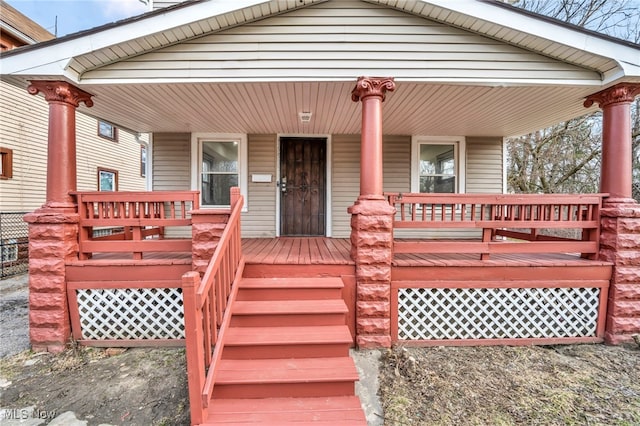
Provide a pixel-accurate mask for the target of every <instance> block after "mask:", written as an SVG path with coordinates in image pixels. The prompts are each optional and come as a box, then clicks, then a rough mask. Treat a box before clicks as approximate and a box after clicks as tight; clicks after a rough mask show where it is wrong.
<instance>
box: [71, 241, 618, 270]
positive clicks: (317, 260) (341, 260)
mask: <svg viewBox="0 0 640 426" xmlns="http://www.w3.org/2000/svg"><path fill="white" fill-rule="evenodd" d="M242 251H243V254H244V256H245V261H246V263H247V264H262V265H353V264H354V262H353V260H351V255H350V251H351V243H350V241H349V239H348V238H324V237H281V238H243V239H242ZM144 258H145V260H148V261H152V260H157V261H162V260H164V261H168V260H171V261H182V262H184V261H188V260H190V259H191V253H169V252H164V253H163V252H157V253H145V255H144ZM118 260H129V261H132V260H133V256H132V255H131V254H130V253H96V254H94V255H93V257H92V258H91V259H89V260H85V261H74V262H73V263H74V264H92V263H103V262H109V261H118ZM609 265H611V264H610V263H609V262H605V261H599V260H589V259H583V258H581V257H580V255H579V254H577V253H575V254H570V253H568V254H564V253H535V254H492V255H491V258H490V259H488V260H480V257H479V255H478V254H466V253H452V254H449V253H448V254H403V253H399V254H396V255H395V256H394V258H393V266H395V267H415V266H424V267H429V266H434V267H436V266H440V267H442V266H485V267H491V266H609Z"/></svg>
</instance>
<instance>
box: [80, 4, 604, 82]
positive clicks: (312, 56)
mask: <svg viewBox="0 0 640 426" xmlns="http://www.w3.org/2000/svg"><path fill="white" fill-rule="evenodd" d="M359 75H392V76H394V77H396V78H398V79H413V80H422V81H449V82H455V81H467V82H469V81H478V82H482V81H496V80H498V81H502V82H506V81H519V82H526V81H537V82H541V81H549V82H551V81H555V82H559V81H563V80H599V78H600V77H599V75H598V74H597V73H595V72H593V71H590V70H586V69H583V68H579V67H577V66H574V65H570V64H566V63H562V62H560V61H556V60H553V59H551V58H548V57H546V56H542V55H537V54H535V53H532V52H530V51H527V50H524V49H521V48H517V47H515V46H512V45H508V44H505V43H501V42H498V41H496V40H494V39H491V38H487V37H483V36H479V35H476V34H473V33H470V32H467V31H464V30H461V29H458V28H454V27H450V26H447V25H443V24H440V23H436V22H434V21H430V20H427V19H424V18H421V17H417V16H414V15H410V14H407V13H405V12H401V11H398V10H394V9H390V8H387V7H384V6H377V5H373V4H370V3H366V2H361V1H353V0H334V1H329V2H326V3H322V4H319V5H314V6H310V7H307V8H303V9H298V10H295V11H292V12H289V13H286V14H283V15H280V16H276V17H271V18H267V19H263V20H258V21H256V22H252V23H249V24H245V25H241V26H237V27H234V28H231V29H227V30H223V31H220V32H213V33H211V34H209V35H205V36H202V37H198V38H195V39H192V40H190V41H188V42H184V43H179V44H176V45H173V46H169V47H165V48H162V49H159V50H157V51H155V52H151V53H146V54H143V55H140V56H136V57H133V58H130V59H126V60H124V61H121V62H115V63H112V64H109V65H106V66H104V67H100V68H98V69H95V70H92V71H88V72H86V73H85V74H84V75H83V77H82V78H83V80H85V81H89V80H92V79H105V80H108V79H132V80H136V79H144V80H159V79H161V80H165V81H166V80H176V79H178V80H181V81H225V80H233V81H239V80H250V81H255V80H258V81H264V80H267V81H269V80H272V81H273V80H291V79H297V80H307V81H308V80H314V79H327V78H333V79H335V78H344V79H353V78H354V77H356V76H359Z"/></svg>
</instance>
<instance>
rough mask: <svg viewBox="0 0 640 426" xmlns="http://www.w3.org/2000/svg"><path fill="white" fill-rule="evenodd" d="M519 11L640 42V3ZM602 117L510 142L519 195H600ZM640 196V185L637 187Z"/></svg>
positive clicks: (620, 0) (565, 4)
mask: <svg viewBox="0 0 640 426" xmlns="http://www.w3.org/2000/svg"><path fill="white" fill-rule="evenodd" d="M514 5H515V6H517V7H521V8H523V9H527V10H529V11H531V12H535V13H538V14H542V15H546V16H549V17H552V18H555V19H558V20H561V21H564V22H567V23H569V24H572V25H577V26H580V27H584V28H586V29H589V30H592V31H597V32H600V33H603V34H607V35H611V36H614V37H618V38H622V39H625V40H628V41H632V42H635V43H638V42H640V31H639V30H640V0H554V1H549V0H517V1H516V2H515V3H514ZM639 111H640V99H636V101H635V102H634V105H633V108H632V113H633V116H632V123H633V129H634V130H633V148H634V156H633V159H634V181H636V182H637V181H640V115H639ZM601 134H602V132H601V114H600V113H596V114H589V115H585V116H583V117H579V118H576V119H573V120H570V121H567V122H565V123H560V124H557V125H555V126H552V127H549V128H547V129H542V130H539V131H537V132H535V133H531V134H528V135H525V136H521V137H518V138H511V139H509V140H508V141H507V151H508V158H509V170H508V186H509V190H510V191H513V192H529V193H562V192H565V193H566V192H577V193H588V192H597V191H598V188H599V182H598V177H599V176H600V173H599V171H600V157H601V155H600V154H601V146H602V143H601ZM637 186H638V189H639V190H640V184H638V185H637Z"/></svg>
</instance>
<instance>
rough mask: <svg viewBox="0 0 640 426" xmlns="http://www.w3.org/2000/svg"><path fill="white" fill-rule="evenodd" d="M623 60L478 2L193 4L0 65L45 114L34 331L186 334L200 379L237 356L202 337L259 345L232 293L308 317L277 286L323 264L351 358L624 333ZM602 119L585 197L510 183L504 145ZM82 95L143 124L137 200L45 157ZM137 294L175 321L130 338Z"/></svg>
mask: <svg viewBox="0 0 640 426" xmlns="http://www.w3.org/2000/svg"><path fill="white" fill-rule="evenodd" d="M639 54H640V48H639V47H638V46H637V45H635V44H632V43H627V42H623V41H620V40H615V39H611V38H608V37H605V36H602V35H599V34H595V33H592V32H589V31H585V30H582V29H577V28H574V27H571V26H568V25H566V24H563V23H560V22H556V21H553V20H550V19H547V18H541V17H539V16H536V15H532V14H530V13H526V12H523V11H520V10H518V9H515V8H513V7H511V6H509V5H505V4H502V3H498V2H483V1H461V2H449V1H439V0H424V1H421V0H415V1H407V2H392V1H385V0H366V1H360V0H353V1H351V0H350V1H342V0H340V1H337V0H328V1H327V0H301V1H296V2H293V1H286V2H285V1H258V0H243V1H239V2H225V1H214V0H212V1H195V2H184V3H180V4H176V5H173V6H169V7H167V8H166V9H159V10H156V11H152V12H149V13H148V14H145V15H142V16H140V17H136V18H131V19H129V20H125V21H121V22H118V23H114V24H109V25H106V26H104V27H99V28H96V29H93V30H88V31H86V32H82V33H78V34H75V35H70V36H67V37H63V38H61V39H59V40H56V41H52V42H45V43H41V44H39V45H36V46H33V47H30V48H28V49H24V50H22V51H21V52H16V53H15V54H8V55H4V57H3V75H2V79H3V80H6V81H7V82H9V83H11V84H13V85H16V86H18V87H22V88H24V89H27V88H28V90H29V92H30V93H32V94H42V95H44V97H45V100H46V101H47V102H48V103H49V111H50V115H49V125H50V127H49V143H50V146H53V147H54V148H59V150H58V149H54V151H55V152H60V153H62V154H60V155H62V157H59V161H54V162H52V163H50V168H49V179H50V180H51V181H55V182H56V185H52V186H51V187H50V188H48V190H47V202H46V203H45V205H44V206H43V208H42V209H41V210H40V211H39V212H36V213H35V214H34V215H31V216H30V217H28V218H27V220H28V221H29V222H30V223H31V226H32V232H33V233H34V234H35V235H39V236H40V237H41V238H40V239H41V240H42V246H41V247H43V249H42V250H37V248H36V250H35V253H36V255H35V256H36V257H38V256H40V258H34V260H33V261H32V269H31V288H32V294H35V296H32V298H33V300H35V301H36V303H33V304H32V316H31V325H32V334H31V338H32V342H33V345H34V347H37V348H41V349H44V348H50V349H56V348H59V347H60V345H61V344H64V342H65V341H66V339H67V337H68V336H69V335H70V334H71V333H73V336H74V338H75V339H77V340H80V341H81V342H84V343H86V344H115V342H117V343H118V344H126V343H127V342H126V341H127V340H130V341H138V340H141V339H142V340H145V339H154V340H155V341H156V342H160V343H164V344H175V343H176V342H179V341H180V339H181V338H182V337H184V338H186V340H187V345H188V348H189V347H192V348H200V349H202V347H203V346H204V348H205V349H204V353H198V352H197V351H196V352H195V355H188V357H189V359H190V360H191V361H190V363H191V364H190V365H196V366H197V368H196V371H199V373H198V374H196V373H194V376H203V373H204V371H205V365H206V366H209V365H215V364H216V362H217V361H216V360H218V359H225V355H224V354H225V353H229V352H225V351H231V352H232V353H235V352H233V351H235V350H236V349H233V350H231V349H220V348H221V347H222V346H224V345H221V344H217V345H214V343H216V339H217V338H220V339H222V340H224V341H226V342H227V344H229V345H230V346H233V345H231V344H230V343H229V341H232V342H235V343H234V344H235V345H239V343H238V342H240V341H242V342H244V341H246V340H247V339H249V340H250V339H251V338H254V337H255V336H253V335H252V336H249V334H251V333H253V332H255V329H254V328H253V327H254V326H255V325H256V324H255V322H252V321H257V322H260V321H261V320H255V319H254V320H250V319H248V320H247V319H243V320H242V321H241V320H238V319H234V315H236V316H243V318H245V317H244V316H245V315H246V316H251V315H252V314H249V313H248V311H249V310H250V308H249V306H250V305H251V303H249V304H247V303H243V302H248V301H254V302H266V301H268V300H278V301H280V302H279V303H267V305H269V306H270V307H269V309H272V308H273V305H278V306H280V307H284V306H287V301H286V300H283V299H287V298H297V297H300V298H301V299H299V300H298V299H295V300H297V302H296V303H294V305H295V306H297V307H300V306H307V305H308V304H309V303H308V302H300V300H307V299H305V298H308V297H311V298H312V296H310V295H309V294H310V293H313V292H310V293H309V292H306V290H309V289H308V288H306V287H305V286H307V285H309V286H310V285H312V284H311V283H307V281H305V284H300V283H298V284H297V285H301V286H303V287H305V289H304V291H303V290H302V289H299V288H298V289H297V290H295V291H294V290H291V289H289V290H287V289H281V288H280V287H279V286H280V285H283V286H284V285H285V284H286V285H289V284H291V280H294V281H299V280H312V281H314V280H318V279H329V280H331V279H332V278H333V279H338V280H339V281H340V282H341V284H340V285H341V290H339V296H336V297H338V298H339V299H342V302H344V306H345V309H346V311H344V312H342V311H340V312H342V313H335V315H338V316H339V315H345V317H346V324H344V325H346V326H347V327H348V329H349V331H350V333H349V334H347V340H348V341H349V342H350V343H355V344H357V345H358V346H360V347H363V348H366V347H380V346H382V347H385V346H389V345H391V344H393V343H397V342H402V343H407V344H487V343H490V344H495V343H499V344H504V343H509V344H531V343H562V342H601V341H603V340H605V339H606V340H607V341H609V342H623V341H626V340H629V339H630V338H631V335H632V334H634V333H637V332H638V331H640V308H639V307H638V306H639V305H640V292H639V290H638V289H639V288H640V284H639V282H638V281H637V279H636V278H635V277H636V276H637V268H638V267H639V266H638V261H637V259H638V255H637V248H638V247H639V246H638V243H636V241H639V240H640V239H639V238H638V237H637V234H638V229H639V228H638V227H637V225H636V222H637V220H638V217H640V209H639V208H638V206H637V205H636V203H635V201H634V200H633V199H632V198H631V135H630V124H629V105H630V103H631V101H632V100H633V99H634V97H635V96H636V95H637V94H638V93H640V59H639V58H640V56H639ZM597 108H601V109H602V110H603V117H604V120H603V129H604V131H603V169H602V176H601V194H572V195H557V194H553V195H509V194H505V192H506V182H505V180H506V179H505V163H506V161H505V149H504V138H505V137H508V136H516V135H521V134H524V133H528V132H531V131H535V130H536V129H540V128H544V127H545V126H549V125H552V124H554V123H557V122H560V121H562V120H567V119H570V118H573V117H576V116H579V115H582V114H585V113H588V112H591V111H594V110H596V109H597ZM76 110H78V111H85V110H86V111H90V112H91V113H92V114H95V115H98V116H101V117H105V118H106V119H108V120H109V121H110V122H113V123H116V124H117V125H119V126H123V127H126V128H129V129H134V130H136V131H139V132H150V133H152V134H153V138H152V142H151V148H150V151H151V152H150V170H151V174H152V189H153V191H152V192H149V193H136V194H133V193H122V194H117V193H115V194H109V195H108V196H105V195H104V194H102V195H101V194H93V193H75V192H73V191H70V188H71V187H72V182H73V181H74V179H75V171H73V170H72V168H69V167H66V168H65V167H60V164H71V163H72V162H73V161H72V156H71V155H70V154H64V153H65V152H68V151H69V147H71V146H72V145H73V143H74V142H73V137H71V136H70V135H69V134H68V133H66V132H65V131H64V129H68V128H69V127H70V126H71V124H70V121H71V120H72V118H73V114H74V113H75V111H76ZM108 226H123V227H125V231H124V232H123V234H122V238H121V239H115V238H114V239H109V240H105V239H100V237H95V236H94V235H93V230H94V229H95V228H97V227H108ZM52 229H55V230H57V231H55V232H60V233H61V234H63V235H64V237H60V238H50V237H49V236H50V235H51V232H53V231H52ZM548 229H555V230H557V229H571V230H573V232H574V237H563V236H557V234H554V233H548V232H545V231H546V230H548ZM159 237H160V238H159ZM240 238H242V240H241V242H240ZM44 241H48V243H45V242H44ZM47 244H52V245H54V246H57V247H60V248H61V249H62V252H63V253H64V256H63V257H64V259H62V261H60V258H59V255H55V254H52V252H51V250H47V249H44V246H47V247H49V245H47ZM234 244H235V245H234ZM225 250H226V251H225ZM150 253H155V254H154V255H151V254H150ZM56 256H58V257H57V258H56ZM44 259H48V260H44ZM45 264H46V265H51V264H56V265H57V266H56V267H55V268H51V267H48V266H47V267H43V266H42V265H45ZM105 268H111V269H108V271H109V272H105V271H107V269H105ZM145 268H146V269H145ZM193 271H196V272H193ZM183 274H184V275H183ZM52 276H54V277H55V279H53V280H52ZM180 276H182V281H180ZM105 277H107V278H105ZM260 280H266V283H265V282H264V281H260ZM53 281H55V282H56V284H54V285H52V284H50V283H51V282H53ZM237 281H240V282H241V283H242V284H241V285H240V290H237V286H235V285H234V283H236V282H237ZM275 282H278V283H280V284H275ZM323 283H324V281H323ZM325 284H326V285H328V286H330V285H331V284H330V283H324V284H318V282H317V281H314V284H313V285H320V286H323V285H325ZM225 286H227V287H225ZM260 286H267V287H269V288H268V289H262V287H260ZM274 287H277V288H278V290H275V289H274ZM105 289H109V292H106V290H105ZM131 289H137V290H136V291H139V292H140V293H136V294H138V296H136V297H133V298H128V297H129V295H131V294H133V293H132V291H131ZM158 289H160V290H158ZM178 289H180V291H178ZM194 289H195V290H194ZM125 290H126V291H125ZM118 291H120V292H122V291H124V293H121V294H120V293H117V292H118ZM194 291H195V293H193V295H192V292H194ZM269 291H276V292H278V293H277V294H278V295H277V296H269V295H268V294H267V293H269ZM314 291H315V290H314ZM318 291H320V290H318ZM154 292H155V293H162V295H161V296H157V295H152V293H154ZM249 293H250V294H251V296H249ZM301 293H304V294H305V296H303V295H301ZM52 294H54V295H56V296H55V297H53V298H52V297H51V295H52ZM105 294H107V296H104V295H105ZM113 294H119V295H117V296H113ZM140 294H143V295H144V297H140V296H139V295H140ZM176 294H183V295H184V311H182V309H183V308H182V305H181V304H180V303H177V304H176V303H173V302H174V301H175V300H176V299H179V298H180V297H182V296H177V295H176ZM269 294H271V293H269ZM294 294H296V295H297V296H293V295H294ZM313 294H316V293H313ZM163 295H164V296H163ZM166 295H169V296H166ZM103 296H104V297H103ZM165 296H166V297H165ZM192 296H193V297H192ZM155 297H157V298H158V299H154V298H155ZM252 297H255V298H257V299H259V300H253V299H251V298H252ZM270 297H277V298H276V299H270ZM323 297H324V296H323ZM236 298H238V301H239V302H240V303H239V304H234V303H235V300H236ZM117 299H119V300H125V299H126V300H127V301H126V302H123V303H120V305H118V302H117ZM151 299H153V300H159V301H160V302H158V303H157V304H154V306H157V305H158V304H159V305H162V306H164V308H163V309H161V310H160V311H154V312H156V313H155V314H154V315H150V317H153V318H158V317H161V318H163V317H165V316H166V317H168V316H170V315H173V316H172V318H175V319H172V320H171V321H169V322H170V323H172V324H173V323H175V324H177V325H176V327H173V328H172V327H169V328H171V330H173V331H171V330H170V331H166V330H165V331H166V333H165V332H160V333H158V334H157V335H156V334H154V333H151V334H150V335H147V334H144V333H143V334H142V335H137V334H136V333H131V334H130V333H128V331H130V330H134V329H137V327H138V325H139V324H140V320H139V319H136V321H134V322H133V323H126V319H125V320H122V318H126V317H128V315H129V314H128V313H127V309H128V307H129V306H131V305H132V304H135V303H139V302H140V300H151ZM52 300H55V302H52ZM114 300H115V302H114ZM214 301H215V302H214ZM254 305H255V304H254ZM258 305H259V303H258ZM102 306H108V309H106V310H105V312H106V311H108V312H113V311H116V312H120V313H121V315H116V316H118V317H119V319H114V318H112V317H109V318H110V319H109V321H106V322H110V321H115V322H117V321H120V320H122V321H125V323H124V324H125V325H124V326H121V327H120V331H121V330H125V331H126V332H125V335H126V336H125V337H124V338H123V337H122V336H118V334H117V332H114V331H113V330H109V329H108V327H105V326H103V325H101V324H99V322H100V321H97V320H95V319H94V318H95V317H100V315H93V314H95V310H100V309H101V307H102ZM234 306H236V307H235V308H234ZM251 306H253V305H251ZM260 306H261V307H260V308H259V310H260V312H262V313H264V312H263V310H264V309H267V308H265V307H264V306H262V305H260ZM340 306H342V305H340ZM254 307H255V306H254ZM145 309H152V310H153V309H156V308H151V307H146V308H144V309H143V310H145ZM282 309H284V308H282ZM292 309H293V310H296V309H299V308H295V307H292ZM310 309H311V310H313V309H315V308H310ZM336 309H342V308H338V307H336ZM158 312H161V313H158ZM196 312H198V313H197V314H196ZM227 312H230V313H229V314H227ZM231 312H235V313H231ZM182 314H184V322H183V320H182V317H181V315H182ZM272 314H273V315H275V316H276V317H278V318H281V317H282V316H283V315H284V314H283V313H282V312H278V313H273V312H272ZM105 315H110V314H107V313H105ZM296 315H297V313H296ZM69 318H70V319H69ZM214 318H215V320H213V319H214ZM226 321H228V322H226ZM244 321H248V322H244ZM274 321H275V320H274ZM286 321H289V323H291V321H293V322H294V323H295V322H296V321H301V323H305V324H307V325H306V326H309V327H310V326H311V323H313V321H312V320H310V319H309V317H306V319H299V318H297V317H296V319H289V320H285V322H286ZM305 321H307V322H308V323H306V322H305ZM203 322H204V323H205V327H204V330H200V328H199V327H200V326H201V325H202V323H203ZM266 322H269V321H265V323H266ZM240 323H242V324H245V325H244V327H245V328H244V329H243V330H241V331H238V330H237V329H234V327H238V324H240ZM206 324H213V326H211V327H209V326H207V325H206ZM224 324H227V325H229V324H230V325H229V327H230V328H229V330H235V331H230V332H229V336H231V337H228V338H227V340H225V339H224V338H223V337H221V336H226V332H222V331H219V330H226V328H225V327H226V326H225V325H224ZM246 324H252V325H246ZM327 326H328V325H327ZM163 327H165V324H161V325H158V324H156V325H154V326H152V327H147V328H151V329H163V330H164V328H163ZM180 327H183V329H185V330H186V335H185V334H184V333H183V332H182V330H183V329H181V328H180ZM174 328H176V329H177V330H178V331H177V332H175V334H172V333H174V331H175V330H174ZM195 329H198V330H200V331H197V332H194V333H195V334H193V335H192V334H191V333H192V330H195ZM218 332H219V333H220V335H218ZM292 332H294V331H292ZM93 333H95V334H93ZM141 333H142V332H141ZM256 333H257V332H256ZM295 333H301V334H304V333H303V332H302V331H301V330H298V331H295ZM276 334H277V333H276ZM141 336H142V337H141ZM297 336H298V337H296V338H299V339H300V341H302V340H305V339H306V338H307V337H306V336H304V335H297ZM349 336H350V337H349ZM202 339H204V340H202ZM123 340H125V342H124V343H123ZM338 340H339V339H338ZM203 341H204V345H203V344H202V342H203ZM189 342H191V343H189ZM194 342H199V343H194ZM343 343H344V342H343ZM316 344H319V343H317V342H316V343H313V345H316ZM213 346H215V348H216V349H214V350H213V352H212V353H210V351H209V349H211V348H212V347H213ZM276 346H277V345H276ZM234 347H235V346H234ZM261 347H262V346H261ZM314 347H315V346H314ZM198 350H199V349H198ZM220 351H222V354H220ZM256 351H258V352H257V353H261V354H263V352H261V351H262V349H260V350H258V349H256ZM273 351H274V353H277V349H273ZM303 352H304V351H303ZM189 353H193V352H189ZM305 353H307V356H308V354H309V353H308V352H305ZM201 355H202V356H203V357H204V358H203V359H204V361H203V363H202V364H201V363H200V361H197V360H198V359H200V358H202V356H201ZM263 355H264V356H267V355H268V354H267V353H266V352H265V353H264V354H263ZM236 356H239V357H241V356H244V355H236ZM219 357H221V358H219ZM261 368H267V369H268V367H265V366H261ZM214 370H216V369H215V368H211V369H210V371H214ZM223 370H224V369H223ZM225 371H226V370H225ZM190 374H191V373H190ZM221 374H223V376H224V375H225V374H226V373H221ZM203 380H204V379H203ZM212 381H215V379H213V378H211V379H208V381H207V382H206V383H204V382H203V383H198V384H197V385H194V386H195V387H194V389H195V390H194V391H193V392H194V394H193V395H192V403H193V401H194V399H193V398H195V399H197V398H199V397H200V396H202V398H203V400H204V401H205V404H204V407H205V408H206V407H207V404H208V401H209V399H210V398H211V396H212V395H214V396H215V390H212V389H213V385H211V383H213V382H212ZM207 383H208V384H207ZM203 386H204V387H205V391H204V393H203V394H202V395H200V394H199V393H198V392H200V390H202V389H203ZM216 386H218V385H216ZM198 389H199V390H198ZM211 392H213V394H212V393H211ZM229 392H230V393H229V394H225V395H226V396H227V397H229V395H234V394H233V392H231V391H229ZM239 393H242V392H240V391H239ZM205 411H206V410H205ZM203 413H204V412H200V413H199V414H198V413H196V414H195V415H196V417H198V418H199V417H202V416H204V417H202V418H203V419H204V418H206V413H204V414H203ZM192 415H194V413H193V411H192Z"/></svg>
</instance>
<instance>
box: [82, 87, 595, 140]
mask: <svg viewBox="0 0 640 426" xmlns="http://www.w3.org/2000/svg"><path fill="white" fill-rule="evenodd" d="M355 82H356V78H355V77H354V79H353V81H347V82H298V83H285V82H270V83H221V84H210V83H197V84H140V85H113V86H102V85H84V86H82V87H83V89H84V90H87V91H88V92H90V93H92V94H94V95H95V97H94V106H93V107H92V108H86V107H84V106H83V107H81V111H82V112H85V113H87V114H89V115H93V116H96V117H100V118H102V119H106V120H110V121H112V122H114V123H116V124H118V125H120V126H123V127H126V128H129V129H131V130H135V131H139V132H219V133H288V134H354V133H359V132H360V124H361V122H360V113H361V105H359V104H358V103H355V102H353V101H351V90H352V89H353V87H354V85H355ZM598 90H600V89H599V88H597V87H591V86H569V87H567V86H564V87H549V86H546V87H544V86H525V87H500V86H466V85H445V84H434V83H414V82H403V81H397V89H396V91H395V92H393V93H388V94H387V99H386V101H385V103H384V110H383V113H384V116H383V118H384V125H383V126H384V132H385V133H386V134H414V135H418V134H420V135H465V136H515V135H520V134H524V133H528V132H531V131H534V130H537V129H540V128H543V127H545V126H548V125H551V124H554V123H557V122H559V121H562V120H565V119H568V118H571V117H575V116H579V115H582V114H585V113H587V112H589V111H590V110H588V109H585V108H584V107H583V106H582V102H583V100H584V98H585V97H586V96H587V95H589V94H592V93H594V92H596V91H598ZM592 110H593V109H592ZM300 112H311V113H312V118H311V122H310V123H305V124H303V123H301V122H300V119H299V116H298V114H299V113H300Z"/></svg>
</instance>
